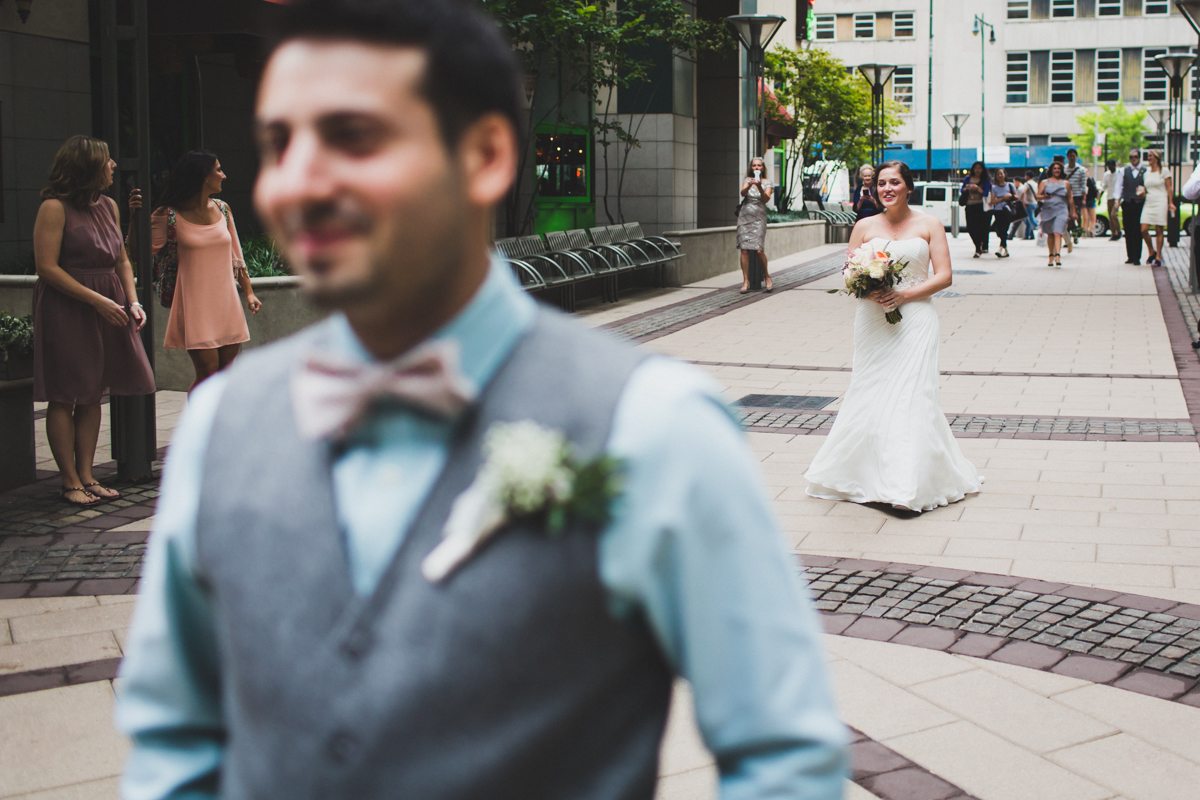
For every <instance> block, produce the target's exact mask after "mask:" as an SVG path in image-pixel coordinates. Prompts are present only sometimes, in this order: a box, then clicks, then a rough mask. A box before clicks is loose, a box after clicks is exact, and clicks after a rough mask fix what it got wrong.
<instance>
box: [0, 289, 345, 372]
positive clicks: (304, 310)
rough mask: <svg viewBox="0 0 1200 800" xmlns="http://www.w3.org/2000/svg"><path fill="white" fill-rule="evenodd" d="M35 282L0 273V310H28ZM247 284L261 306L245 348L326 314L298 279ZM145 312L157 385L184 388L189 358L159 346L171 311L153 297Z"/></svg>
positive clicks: (249, 320) (19, 312)
mask: <svg viewBox="0 0 1200 800" xmlns="http://www.w3.org/2000/svg"><path fill="white" fill-rule="evenodd" d="M36 281H37V278H36V277H34V276H32V275H0V311H7V312H9V313H10V314H16V315H18V316H24V315H26V314H30V313H32V311H33V285H34V283H35V282H36ZM250 284H251V285H252V286H253V287H254V293H255V294H257V295H258V299H260V300H262V303H263V308H262V311H260V312H258V313H257V314H251V313H250V312H249V311H248V310H247V311H246V312H245V313H246V322H247V323H248V325H249V328H250V341H249V342H247V343H246V344H245V345H243V347H245V348H247V349H248V348H251V347H257V346H258V345H263V344H266V343H268V342H273V341H275V340H276V339H280V338H283V337H284V336H287V335H288V334H291V333H295V332H296V331H298V330H300V329H301V328H304V327H306V326H308V325H311V324H312V323H314V322H316V321H317V320H319V319H322V318H323V317H324V316H325V315H326V313H327V312H325V311H323V310H321V309H318V308H314V307H313V306H312V305H311V304H310V303H309V302H308V301H307V300H305V299H304V298H303V296H302V295H301V294H300V279H299V278H293V277H287V278H253V279H251V281H250ZM147 311H148V312H149V313H150V314H152V315H153V317H154V339H155V343H156V344H155V349H154V374H155V381H156V383H157V384H158V388H159V389H172V390H175V391H187V389H188V388H189V387H190V386H191V385H192V379H193V377H194V373H193V371H192V361H191V359H190V358H188V354H187V353H186V352H185V351H183V350H167V349H166V348H164V347H163V346H162V340H163V335H164V333H165V332H166V330H167V320H168V319H169V318H170V315H171V310H170V309H169V308H163V307H162V306H161V305H159V304H158V302H157V298H156V299H155V302H154V303H153V304H152V305H151V307H150V308H148V309H147Z"/></svg>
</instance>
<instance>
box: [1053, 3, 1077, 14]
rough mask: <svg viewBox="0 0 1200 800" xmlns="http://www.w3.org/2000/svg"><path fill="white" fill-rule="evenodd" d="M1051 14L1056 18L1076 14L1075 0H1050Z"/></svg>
mask: <svg viewBox="0 0 1200 800" xmlns="http://www.w3.org/2000/svg"><path fill="white" fill-rule="evenodd" d="M1050 16H1052V17H1055V18H1057V17H1073V16H1075V0H1050Z"/></svg>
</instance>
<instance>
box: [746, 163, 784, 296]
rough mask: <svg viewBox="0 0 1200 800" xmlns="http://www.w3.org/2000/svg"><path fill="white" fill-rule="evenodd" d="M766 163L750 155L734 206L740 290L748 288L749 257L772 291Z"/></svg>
mask: <svg viewBox="0 0 1200 800" xmlns="http://www.w3.org/2000/svg"><path fill="white" fill-rule="evenodd" d="M766 174H767V167H766V164H765V163H764V162H763V160H762V159H761V158H753V159H751V160H750V163H749V165H747V166H746V177H745V178H744V179H743V180H742V191H741V194H742V202H741V204H740V205H739V206H738V224H737V246H738V250H739V251H740V253H741V259H742V289H741V293H742V294H745V293H746V292H748V291H750V259H751V258H757V259H758V260H759V263H761V264H762V270H763V289H764V290H765V291H767V292H773V291H775V284H774V283H773V282H772V281H771V274H770V273H769V272H768V271H767V252H766V250H765V247H766V238H767V201H768V200H770V199H771V184H770V182H769V181H767V180H766V179H765V177H764V176H765V175H766Z"/></svg>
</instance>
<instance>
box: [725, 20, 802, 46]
mask: <svg viewBox="0 0 1200 800" xmlns="http://www.w3.org/2000/svg"><path fill="white" fill-rule="evenodd" d="M725 21H726V22H727V23H729V26H730V27H731V28H733V29H734V31H736V32H737V35H738V39H739V40H740V41H741V43H742V47H745V48H746V50H747V52H749V53H750V54H751V55H753V56H757V55H759V54H761V53H762V51H764V50H766V49H767V45H769V44H770V43H771V40H772V39H773V38H775V34H776V33H777V32H778V31H779V28H780V26H781V25H783V23H784V22H786V21H787V20H786V19H785V18H784V17H780V16H776V15H774V14H737V15H735V16H732V17H726V18H725Z"/></svg>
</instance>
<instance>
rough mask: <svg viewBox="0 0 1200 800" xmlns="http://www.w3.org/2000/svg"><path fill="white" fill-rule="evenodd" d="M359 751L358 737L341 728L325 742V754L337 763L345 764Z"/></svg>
mask: <svg viewBox="0 0 1200 800" xmlns="http://www.w3.org/2000/svg"><path fill="white" fill-rule="evenodd" d="M357 749H358V737H356V736H355V735H354V734H353V733H351V732H350V731H348V730H346V729H345V728H339V729H338V730H336V731H334V732H333V733H331V734H330V735H329V738H328V739H327V740H326V741H325V752H327V753H328V754H329V758H330V759H331V760H333V761H334V762H335V763H338V764H344V763H346V762H347V761H349V760H350V757H351V756H352V755H354V751H355V750H357Z"/></svg>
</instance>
